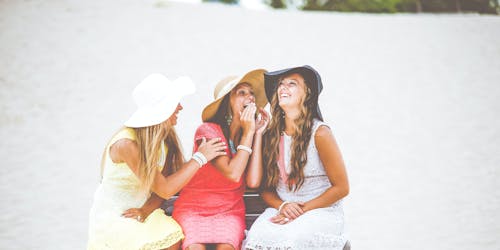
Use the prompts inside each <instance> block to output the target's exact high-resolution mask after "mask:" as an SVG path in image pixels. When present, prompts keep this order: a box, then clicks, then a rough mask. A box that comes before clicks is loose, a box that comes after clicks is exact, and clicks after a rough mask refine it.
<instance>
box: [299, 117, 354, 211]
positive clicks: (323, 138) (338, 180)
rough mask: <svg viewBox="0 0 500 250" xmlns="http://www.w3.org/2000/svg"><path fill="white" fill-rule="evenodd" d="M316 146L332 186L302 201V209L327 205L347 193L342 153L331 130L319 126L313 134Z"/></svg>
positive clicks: (347, 186) (347, 185)
mask: <svg viewBox="0 0 500 250" xmlns="http://www.w3.org/2000/svg"><path fill="white" fill-rule="evenodd" d="M314 139H315V142H316V148H317V149H318V153H319V157H320V159H321V162H322V163H323V166H324V167H325V171H326V174H327V176H328V179H329V180H330V183H331V184H332V186H331V187H330V188H328V189H327V190H326V191H325V192H324V193H322V194H321V195H320V196H318V197H316V198H314V199H312V200H310V201H307V202H305V203H304V206H303V209H304V211H309V210H312V209H315V208H321V207H328V206H330V205H331V204H333V203H335V202H337V201H338V200H340V199H342V198H343V197H345V196H347V194H349V181H348V179H347V172H346V169H345V165H344V161H343V159H342V155H341V153H340V150H339V148H338V146H337V142H336V141H335V138H334V137H333V134H332V132H331V130H330V129H329V128H328V127H326V126H321V127H319V128H318V130H317V131H316V134H315V136H314Z"/></svg>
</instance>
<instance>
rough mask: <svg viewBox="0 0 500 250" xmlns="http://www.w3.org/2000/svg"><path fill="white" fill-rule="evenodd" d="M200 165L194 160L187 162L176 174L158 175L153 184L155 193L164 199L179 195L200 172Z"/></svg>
mask: <svg viewBox="0 0 500 250" xmlns="http://www.w3.org/2000/svg"><path fill="white" fill-rule="evenodd" d="M199 168H200V165H199V164H198V163H197V162H196V161H195V160H193V159H191V160H189V161H187V162H186V163H184V165H182V167H181V168H180V169H179V170H178V171H177V172H175V173H173V174H171V175H169V176H168V177H164V176H163V175H161V174H160V173H158V174H157V175H156V178H155V181H154V183H153V187H152V189H153V191H154V192H155V193H156V194H157V195H158V196H160V197H162V198H163V199H169V198H170V197H172V196H173V195H175V194H176V193H178V192H179V191H180V190H181V189H182V188H183V187H184V186H185V185H186V184H187V183H188V182H189V181H190V180H191V178H192V177H193V176H194V174H195V173H196V172H197V171H198V169H199Z"/></svg>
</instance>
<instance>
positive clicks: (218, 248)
mask: <svg viewBox="0 0 500 250" xmlns="http://www.w3.org/2000/svg"><path fill="white" fill-rule="evenodd" d="M215 250H235V249H234V247H233V245H231V244H227V243H222V244H216V245H215Z"/></svg>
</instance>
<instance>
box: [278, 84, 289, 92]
mask: <svg viewBox="0 0 500 250" xmlns="http://www.w3.org/2000/svg"><path fill="white" fill-rule="evenodd" d="M282 89H288V86H287V85H286V84H284V83H282V84H280V85H278V91H279V90H282Z"/></svg>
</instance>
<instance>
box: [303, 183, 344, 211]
mask: <svg viewBox="0 0 500 250" xmlns="http://www.w3.org/2000/svg"><path fill="white" fill-rule="evenodd" d="M348 193H349V188H348V187H344V186H343V185H342V186H335V185H334V186H332V187H330V188H328V189H327V190H326V191H325V192H324V193H322V194H321V195H320V196H318V197H316V198H314V199H312V200H310V201H307V202H305V204H304V207H303V209H304V211H305V212H307V211H310V210H313V209H316V208H322V207H329V206H331V205H332V204H333V203H335V202H337V201H339V200H340V199H342V198H344V197H345V196H347V194H348Z"/></svg>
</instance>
